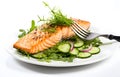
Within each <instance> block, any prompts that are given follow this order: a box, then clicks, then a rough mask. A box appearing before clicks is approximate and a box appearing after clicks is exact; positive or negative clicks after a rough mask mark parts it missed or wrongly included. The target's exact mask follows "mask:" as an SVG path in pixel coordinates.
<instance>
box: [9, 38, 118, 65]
mask: <svg viewBox="0 0 120 77" xmlns="http://www.w3.org/2000/svg"><path fill="white" fill-rule="evenodd" d="M102 41H104V42H105V41H106V40H104V39H102ZM108 43H110V42H108ZM115 47H116V43H112V44H109V45H103V46H100V49H101V52H100V53H99V54H96V55H92V57H90V58H87V59H78V58H76V59H74V61H73V62H61V61H52V62H50V63H48V62H40V61H38V60H36V59H34V58H27V57H23V56H21V55H19V54H18V53H17V52H16V49H14V48H12V45H11V46H10V47H9V48H8V49H7V51H8V52H9V53H10V54H11V55H12V56H13V57H14V58H16V59H18V60H20V61H23V62H26V63H30V64H35V65H42V66H50V67H72V66H80V65H87V64H92V63H96V62H99V61H102V60H104V59H107V58H108V57H109V56H110V55H112V54H113V51H114V49H115Z"/></svg>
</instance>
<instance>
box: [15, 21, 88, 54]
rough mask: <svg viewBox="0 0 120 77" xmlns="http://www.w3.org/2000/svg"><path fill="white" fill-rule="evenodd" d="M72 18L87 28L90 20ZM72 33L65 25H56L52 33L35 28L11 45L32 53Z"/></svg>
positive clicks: (51, 45)
mask: <svg viewBox="0 0 120 77" xmlns="http://www.w3.org/2000/svg"><path fill="white" fill-rule="evenodd" d="M73 20H74V21H76V22H77V23H78V24H79V25H80V26H82V27H83V28H85V29H88V28H89V26H90V22H88V21H84V20H79V19H73ZM74 35H75V33H74V32H73V31H72V29H71V28H70V27H67V26H58V27H57V28H56V31H55V32H54V33H48V32H43V31H42V30H41V29H39V28H37V29H35V30H33V31H32V32H30V33H29V34H27V35H25V36H24V37H22V38H20V39H18V41H17V42H16V43H15V44H14V45H13V47H14V48H17V49H20V50H23V51H25V52H27V53H30V54H34V53H37V52H40V51H43V50H45V49H48V48H50V47H53V46H54V45H56V44H57V43H58V42H60V41H61V40H62V39H66V38H70V37H72V36H74Z"/></svg>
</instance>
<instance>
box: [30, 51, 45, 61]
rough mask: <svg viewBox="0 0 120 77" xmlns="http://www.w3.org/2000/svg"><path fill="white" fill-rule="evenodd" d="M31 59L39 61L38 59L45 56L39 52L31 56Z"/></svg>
mask: <svg viewBox="0 0 120 77" xmlns="http://www.w3.org/2000/svg"><path fill="white" fill-rule="evenodd" d="M32 57H33V58H36V59H40V58H43V57H46V55H45V54H43V53H41V52H40V53H36V54H33V55H32Z"/></svg>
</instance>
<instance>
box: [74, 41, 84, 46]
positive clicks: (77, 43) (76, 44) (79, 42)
mask: <svg viewBox="0 0 120 77" xmlns="http://www.w3.org/2000/svg"><path fill="white" fill-rule="evenodd" d="M83 44H84V42H83V41H82V40H79V41H77V42H76V43H75V44H74V47H81V46H82V45H83Z"/></svg>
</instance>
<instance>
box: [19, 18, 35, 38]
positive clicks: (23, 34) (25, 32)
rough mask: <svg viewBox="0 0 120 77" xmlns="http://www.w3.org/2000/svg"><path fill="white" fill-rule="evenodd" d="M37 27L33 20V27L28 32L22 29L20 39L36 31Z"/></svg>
mask: <svg viewBox="0 0 120 77" xmlns="http://www.w3.org/2000/svg"><path fill="white" fill-rule="evenodd" d="M36 28H37V26H35V21H34V20H32V21H31V27H30V29H29V30H28V31H26V30H24V29H20V30H19V32H21V34H19V35H18V38H21V37H23V36H25V35H26V34H28V33H30V32H31V31H33V30H34V29H36Z"/></svg>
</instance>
